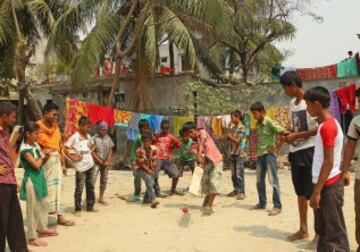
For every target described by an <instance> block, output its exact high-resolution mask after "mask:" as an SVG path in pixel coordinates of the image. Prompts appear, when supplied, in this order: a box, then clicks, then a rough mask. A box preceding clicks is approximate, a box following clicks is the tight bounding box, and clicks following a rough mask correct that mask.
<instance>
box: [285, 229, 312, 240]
mask: <svg viewBox="0 0 360 252" xmlns="http://www.w3.org/2000/svg"><path fill="white" fill-rule="evenodd" d="M306 238H309V233H307V232H302V231H297V232H296V233H294V234H292V235H290V236H288V240H289V241H296V240H302V239H306Z"/></svg>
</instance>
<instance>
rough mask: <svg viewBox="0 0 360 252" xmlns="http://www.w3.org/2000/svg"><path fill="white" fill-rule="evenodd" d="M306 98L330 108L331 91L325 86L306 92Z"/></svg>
mask: <svg viewBox="0 0 360 252" xmlns="http://www.w3.org/2000/svg"><path fill="white" fill-rule="evenodd" d="M304 100H305V101H309V102H318V103H320V104H321V106H323V108H328V107H329V106H330V93H329V90H327V89H326V88H324V87H320V86H318V87H314V88H312V89H309V90H308V91H306V92H305V94H304Z"/></svg>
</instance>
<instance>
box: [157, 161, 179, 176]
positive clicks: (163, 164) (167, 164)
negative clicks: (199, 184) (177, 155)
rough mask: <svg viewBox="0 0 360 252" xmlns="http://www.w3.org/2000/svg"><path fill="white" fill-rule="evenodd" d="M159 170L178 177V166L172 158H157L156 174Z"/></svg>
mask: <svg viewBox="0 0 360 252" xmlns="http://www.w3.org/2000/svg"><path fill="white" fill-rule="evenodd" d="M160 170H164V171H165V173H166V174H167V175H168V176H169V177H170V178H178V177H179V171H178V168H177V166H176V164H175V162H174V161H172V160H157V167H156V174H159V172H160Z"/></svg>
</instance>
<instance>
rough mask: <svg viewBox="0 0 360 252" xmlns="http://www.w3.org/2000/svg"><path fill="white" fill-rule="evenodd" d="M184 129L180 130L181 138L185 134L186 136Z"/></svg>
mask: <svg viewBox="0 0 360 252" xmlns="http://www.w3.org/2000/svg"><path fill="white" fill-rule="evenodd" d="M184 132H185V131H184V128H181V129H180V130H179V136H182V135H183V134H184Z"/></svg>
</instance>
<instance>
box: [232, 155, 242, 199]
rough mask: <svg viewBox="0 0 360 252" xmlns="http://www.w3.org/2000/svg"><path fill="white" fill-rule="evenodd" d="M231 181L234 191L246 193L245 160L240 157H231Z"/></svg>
mask: <svg viewBox="0 0 360 252" xmlns="http://www.w3.org/2000/svg"><path fill="white" fill-rule="evenodd" d="M231 179H232V183H233V186H234V190H235V191H238V192H239V193H245V177H244V160H243V159H242V158H241V157H240V156H239V155H231Z"/></svg>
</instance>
